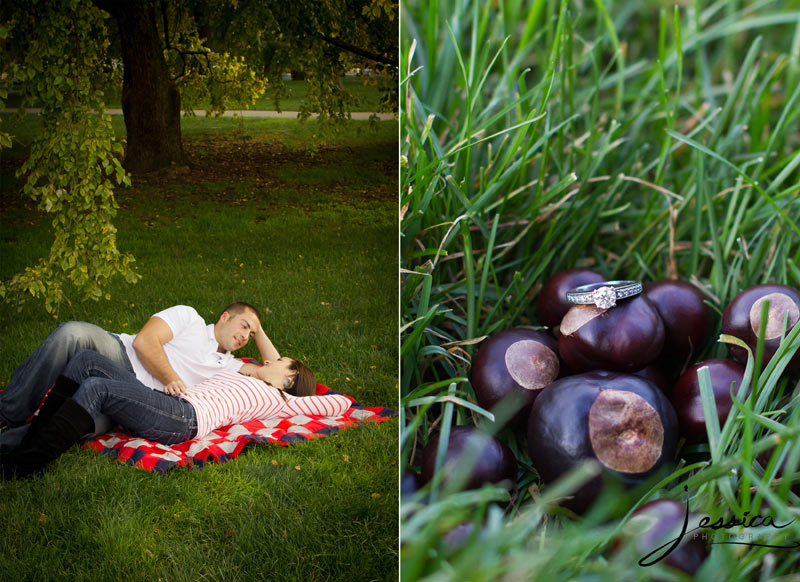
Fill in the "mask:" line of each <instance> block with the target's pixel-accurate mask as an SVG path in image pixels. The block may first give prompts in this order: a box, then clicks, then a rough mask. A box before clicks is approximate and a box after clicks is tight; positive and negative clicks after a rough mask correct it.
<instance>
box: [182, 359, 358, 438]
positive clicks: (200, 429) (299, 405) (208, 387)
mask: <svg viewBox="0 0 800 582" xmlns="http://www.w3.org/2000/svg"><path fill="white" fill-rule="evenodd" d="M285 396H286V402H284V400H283V398H281V395H280V394H279V390H278V389H277V388H273V387H272V386H270V385H269V384H267V383H266V382H264V381H262V380H259V379H258V378H251V377H249V376H244V375H242V374H238V373H235V372H220V373H219V374H216V375H214V376H212V377H211V378H209V379H208V380H206V381H204V382H201V383H200V384H195V385H194V386H192V387H191V388H189V389H188V390H187V391H186V392H185V393H184V394H182V395H181V397H182V398H184V399H186V400H188V401H189V402H190V403H191V404H192V406H193V407H194V410H195V413H196V414H197V436H198V437H201V436H205V435H207V434H208V433H210V432H211V431H212V430H214V429H217V428H219V427H221V426H228V425H229V424H235V423H239V422H246V421H248V420H259V419H264V418H286V417H290V416H296V415H298V414H314V415H320V416H340V415H342V414H344V412H345V411H346V410H347V409H348V408H350V403H351V402H352V400H351V399H350V398H349V397H347V396H343V395H341V394H326V395H324V396H303V397H302V398H300V397H297V396H292V395H291V394H285Z"/></svg>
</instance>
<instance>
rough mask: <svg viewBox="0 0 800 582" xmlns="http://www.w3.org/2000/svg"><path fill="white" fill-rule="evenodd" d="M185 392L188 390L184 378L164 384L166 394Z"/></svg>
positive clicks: (175, 394)
mask: <svg viewBox="0 0 800 582" xmlns="http://www.w3.org/2000/svg"><path fill="white" fill-rule="evenodd" d="M184 392H186V385H185V384H184V383H183V380H173V381H172V382H170V383H169V384H165V385H164V394H169V395H170V396H180V395H181V394H183V393H184Z"/></svg>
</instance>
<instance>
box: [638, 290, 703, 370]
mask: <svg viewBox="0 0 800 582" xmlns="http://www.w3.org/2000/svg"><path fill="white" fill-rule="evenodd" d="M643 294H644V296H645V297H647V298H648V299H649V300H650V302H651V303H652V304H653V305H654V306H655V308H656V311H658V314H659V315H660V316H661V320H662V321H663V322H664V348H663V350H662V351H661V357H660V361H661V362H662V364H663V367H665V368H666V369H669V368H672V367H677V368H678V370H680V369H681V368H683V367H684V366H685V365H687V364H688V363H689V362H691V361H696V359H697V358H696V356H697V354H699V353H700V351H701V350H702V349H703V347H704V346H705V344H706V342H707V341H708V336H709V334H710V333H711V310H710V309H709V308H708V306H706V304H705V303H703V294H702V293H701V292H700V290H699V289H697V287H695V286H694V285H690V284H689V283H686V282H684V281H672V280H667V281H656V282H654V283H648V284H647V285H645V288H644V291H643Z"/></svg>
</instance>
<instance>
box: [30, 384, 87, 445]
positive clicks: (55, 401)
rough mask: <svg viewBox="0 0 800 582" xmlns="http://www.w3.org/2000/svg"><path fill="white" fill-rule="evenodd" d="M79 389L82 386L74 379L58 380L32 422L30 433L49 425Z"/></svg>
mask: <svg viewBox="0 0 800 582" xmlns="http://www.w3.org/2000/svg"><path fill="white" fill-rule="evenodd" d="M79 387H80V384H79V383H78V382H76V381H75V380H73V379H72V378H67V377H66V376H59V377H58V378H56V381H55V383H54V384H53V387H52V388H51V389H50V392H49V393H48V394H47V398H45V399H44V404H42V406H41V408H39V414H37V415H36V416H34V417H33V420H32V421H31V422H30V425H31V427H30V429H28V432H29V433H30V431H35V430H38V427H40V426H43V425H45V424H47V423H48V421H49V420H50V419H51V418H52V417H53V415H54V414H55V413H56V412H57V411H58V409H59V408H61V406H62V405H63V404H64V402H65V401H66V400H68V399H70V398H72V396H73V395H74V394H75V392H77V391H78V388H79Z"/></svg>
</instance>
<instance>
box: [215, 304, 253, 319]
mask: <svg viewBox="0 0 800 582" xmlns="http://www.w3.org/2000/svg"><path fill="white" fill-rule="evenodd" d="M247 310H250V311H252V312H253V313H254V314H255V316H256V317H257V318H258V322H259V323H261V313H260V312H259V311H258V309H256V308H255V307H253V306H252V305H250V304H249V303H245V302H244V301H236V302H234V303H231V304H230V305H228V306H227V307H226V308H225V309H223V310H222V313H225V312H226V311H227V312H228V313H229V314H231V315H238V314H240V313H242V312H243V311H247ZM222 313H220V314H219V317H222ZM219 317H218V318H217V320H219Z"/></svg>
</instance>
